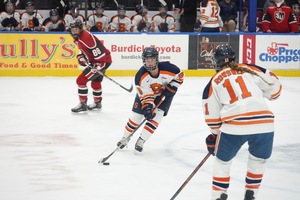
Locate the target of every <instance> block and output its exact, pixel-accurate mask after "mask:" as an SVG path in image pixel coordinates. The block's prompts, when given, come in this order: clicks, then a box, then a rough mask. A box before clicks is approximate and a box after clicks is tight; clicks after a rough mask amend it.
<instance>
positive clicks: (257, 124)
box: [202, 64, 282, 135]
mask: <svg viewBox="0 0 300 200" xmlns="http://www.w3.org/2000/svg"><path fill="white" fill-rule="evenodd" d="M238 66H240V67H246V68H249V69H251V70H253V71H255V72H256V73H257V74H258V75H259V76H256V75H252V74H250V73H247V72H238V71H235V70H232V69H230V68H225V69H223V70H221V71H220V72H218V73H217V74H216V75H215V76H213V77H212V79H211V80H210V82H209V83H208V85H207V86H206V87H205V89H204V92H203V96H202V100H203V102H202V104H203V112H204V116H205V122H206V123H207V125H208V126H209V127H210V129H211V132H212V133H214V134H218V132H219V131H221V132H224V133H227V134H237V135H244V134H257V133H267V132H273V131H274V115H273V113H272V112H271V111H270V110H269V108H268V106H267V104H266V102H265V99H264V98H267V99H269V100H274V99H276V98H277V97H279V95H280V93H281V88H282V86H281V84H280V82H279V80H278V78H277V77H276V76H275V74H274V73H272V72H271V71H269V70H267V69H264V68H261V67H259V66H255V65H246V64H239V65H238ZM261 77H262V78H263V79H262V78H261ZM266 82H268V83H266Z"/></svg>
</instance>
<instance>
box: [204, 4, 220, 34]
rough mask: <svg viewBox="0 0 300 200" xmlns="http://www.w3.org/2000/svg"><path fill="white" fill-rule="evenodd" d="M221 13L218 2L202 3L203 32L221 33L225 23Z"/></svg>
mask: <svg viewBox="0 0 300 200" xmlns="http://www.w3.org/2000/svg"><path fill="white" fill-rule="evenodd" d="M219 13H220V7H219V4H218V2H217V1H216V0H204V1H202V2H201V3H200V22H201V32H220V29H221V28H222V26H223V22H222V19H221V18H220V16H219Z"/></svg>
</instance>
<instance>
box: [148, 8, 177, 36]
mask: <svg viewBox="0 0 300 200" xmlns="http://www.w3.org/2000/svg"><path fill="white" fill-rule="evenodd" d="M158 9H159V14H156V15H154V16H153V17H152V27H153V30H154V32H175V30H176V23H175V18H174V17H173V16H172V15H169V14H168V13H167V12H168V7H167V6H164V5H163V4H160V6H159V8H158Z"/></svg>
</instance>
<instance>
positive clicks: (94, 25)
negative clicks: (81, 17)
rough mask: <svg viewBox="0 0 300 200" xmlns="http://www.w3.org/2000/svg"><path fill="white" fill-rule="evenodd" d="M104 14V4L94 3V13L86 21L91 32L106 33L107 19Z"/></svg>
mask: <svg viewBox="0 0 300 200" xmlns="http://www.w3.org/2000/svg"><path fill="white" fill-rule="evenodd" d="M103 13H104V4H103V3H96V5H95V13H94V12H93V14H91V15H90V16H89V17H88V19H87V24H88V29H89V31H92V32H106V31H108V25H109V19H108V17H107V16H106V15H104V14H103Z"/></svg>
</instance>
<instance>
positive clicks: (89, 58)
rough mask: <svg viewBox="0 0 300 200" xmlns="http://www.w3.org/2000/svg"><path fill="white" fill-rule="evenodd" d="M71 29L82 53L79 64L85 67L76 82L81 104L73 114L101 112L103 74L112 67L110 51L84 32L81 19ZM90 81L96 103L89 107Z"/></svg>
mask: <svg viewBox="0 0 300 200" xmlns="http://www.w3.org/2000/svg"><path fill="white" fill-rule="evenodd" d="M70 29H71V30H70V31H71V35H72V37H73V39H74V43H75V44H77V46H78V49H79V50H80V52H81V53H80V54H78V55H77V59H78V63H79V64H80V65H81V66H83V67H85V69H84V70H83V72H82V73H81V74H80V75H79V76H78V77H77V80H76V83H77V85H78V95H79V101H80V103H79V104H78V106H76V107H75V108H72V112H75V113H78V112H85V111H87V110H100V109H101V108H102V104H101V101H102V85H101V82H102V80H103V75H102V74H105V71H106V69H107V68H108V67H109V66H110V65H111V62H112V59H111V55H110V51H109V50H108V49H106V48H105V47H104V45H103V44H102V43H101V42H100V40H99V39H98V38H97V37H96V36H94V35H93V34H91V33H90V32H88V31H86V30H83V25H82V21H81V20H80V19H76V20H74V21H73V22H71V23H70ZM88 81H91V87H92V89H93V96H94V103H92V104H90V105H87V95H88V87H87V82H88Z"/></svg>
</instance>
